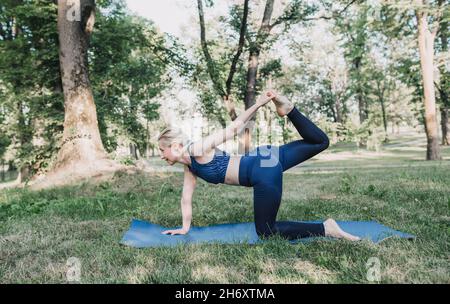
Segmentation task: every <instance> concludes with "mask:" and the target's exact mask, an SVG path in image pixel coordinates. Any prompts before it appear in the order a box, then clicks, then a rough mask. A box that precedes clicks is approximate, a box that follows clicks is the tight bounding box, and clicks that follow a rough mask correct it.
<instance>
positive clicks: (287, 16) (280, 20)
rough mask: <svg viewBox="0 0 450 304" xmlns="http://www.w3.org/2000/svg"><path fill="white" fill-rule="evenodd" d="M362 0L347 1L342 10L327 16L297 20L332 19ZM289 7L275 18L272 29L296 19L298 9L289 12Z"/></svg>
mask: <svg viewBox="0 0 450 304" xmlns="http://www.w3.org/2000/svg"><path fill="white" fill-rule="evenodd" d="M360 1H361V0H351V1H350V2H349V3H347V5H346V6H345V7H344V8H343V9H341V10H339V11H337V12H333V13H332V14H331V15H330V16H325V15H324V16H319V17H313V18H301V19H299V20H297V21H296V22H300V21H314V20H319V19H325V20H330V19H333V18H336V16H339V15H341V14H342V13H344V12H345V11H346V10H347V9H348V8H349V7H350V6H352V5H353V4H354V3H356V2H360ZM289 8H290V7H288V8H287V9H286V10H285V12H284V13H283V14H282V15H281V16H280V17H278V18H277V20H275V22H274V23H272V25H270V29H272V28H273V27H275V26H277V25H279V24H281V23H283V22H285V21H287V20H292V19H294V15H295V13H296V12H297V11H296V10H295V9H294V10H291V11H290V12H289V11H288V10H289Z"/></svg>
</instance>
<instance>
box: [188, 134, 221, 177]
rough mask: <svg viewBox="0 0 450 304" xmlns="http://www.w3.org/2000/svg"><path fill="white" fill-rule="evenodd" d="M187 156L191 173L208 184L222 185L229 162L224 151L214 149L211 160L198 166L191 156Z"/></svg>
mask: <svg viewBox="0 0 450 304" xmlns="http://www.w3.org/2000/svg"><path fill="white" fill-rule="evenodd" d="M191 144H192V142H191V143H190V144H189V145H188V146H190V145H191ZM188 153H189V150H188ZM189 154H190V153H189ZM189 156H190V158H191V166H192V167H191V166H189V165H188V167H189V170H190V171H191V172H192V173H194V174H195V175H197V176H198V177H200V178H201V179H203V180H205V181H207V182H209V183H213V184H218V183H224V181H225V174H226V172H227V167H228V163H229V161H230V155H229V154H228V153H227V152H226V151H222V150H220V149H217V148H216V149H215V153H214V157H213V159H212V160H211V161H210V162H208V163H206V164H200V163H198V162H197V161H196V160H195V158H194V157H193V156H192V155H189Z"/></svg>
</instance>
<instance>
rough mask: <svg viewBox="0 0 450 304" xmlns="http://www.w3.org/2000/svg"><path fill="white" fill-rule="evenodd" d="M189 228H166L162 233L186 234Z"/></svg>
mask: <svg viewBox="0 0 450 304" xmlns="http://www.w3.org/2000/svg"><path fill="white" fill-rule="evenodd" d="M188 231H189V230H188V229H175V230H166V231H163V232H161V233H162V234H170V235H176V234H186V233H188Z"/></svg>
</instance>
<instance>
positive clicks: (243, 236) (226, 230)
mask: <svg viewBox="0 0 450 304" xmlns="http://www.w3.org/2000/svg"><path fill="white" fill-rule="evenodd" d="M298 222H302V221H298ZM303 222H304V223H321V221H309V222H307V221H303ZM336 222H337V223H338V225H339V226H340V227H341V228H342V230H344V231H346V232H348V233H350V234H353V235H357V236H359V237H361V238H363V239H369V240H371V241H373V242H374V243H379V242H381V241H383V240H385V239H387V238H390V237H393V236H398V237H401V238H407V239H413V238H415V236H414V235H411V234H407V233H403V232H401V231H397V230H394V229H391V228H389V227H386V226H384V225H381V224H380V223H378V222H376V221H370V222H356V221H336ZM178 228H181V227H177V228H176V229H178ZM169 229H171V228H169ZM165 230H168V228H165V227H162V226H160V225H156V224H152V223H150V222H145V221H140V220H136V219H134V220H133V221H132V222H131V225H130V229H129V230H128V231H127V232H126V233H125V235H124V236H123V238H122V240H121V242H120V243H121V244H124V245H128V246H132V247H138V248H143V247H161V246H176V245H179V244H187V243H192V244H198V243H221V244H239V243H244V244H257V243H260V242H261V241H262V240H261V239H259V238H258V235H257V234H256V230H255V225H254V223H234V224H220V225H214V226H207V227H191V229H190V230H189V233H188V234H185V235H166V234H162V233H161V232H163V231H165ZM319 238H320V239H330V240H331V239H332V238H326V237H311V238H302V239H297V240H291V241H289V242H291V243H294V244H295V243H298V242H310V241H313V240H316V239H319Z"/></svg>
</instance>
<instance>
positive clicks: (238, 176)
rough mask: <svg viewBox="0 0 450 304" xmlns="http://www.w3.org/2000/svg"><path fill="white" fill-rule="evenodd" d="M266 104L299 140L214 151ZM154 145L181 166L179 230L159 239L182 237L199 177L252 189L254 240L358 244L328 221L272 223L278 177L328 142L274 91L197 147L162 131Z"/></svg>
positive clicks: (279, 188)
mask: <svg viewBox="0 0 450 304" xmlns="http://www.w3.org/2000/svg"><path fill="white" fill-rule="evenodd" d="M271 100H272V101H273V102H274V103H275V106H276V109H277V113H278V115H280V116H285V115H287V117H288V118H289V119H290V121H291V122H292V123H293V125H294V127H295V128H296V129H297V131H298V132H299V134H300V135H301V136H302V137H303V140H296V141H293V142H290V143H288V144H285V145H282V146H279V147H278V146H271V145H265V146H259V147H257V148H256V149H254V150H252V151H250V152H247V153H245V154H244V155H237V156H231V155H229V154H227V153H226V152H224V151H221V150H219V149H217V148H216V147H217V146H218V145H220V144H222V143H223V142H225V141H227V140H229V139H231V138H233V137H234V135H235V134H239V133H240V132H241V131H242V130H243V129H244V128H245V126H246V124H247V122H249V121H250V119H251V118H252V117H253V116H254V114H255V113H256V111H257V110H258V109H259V108H260V107H262V106H264V105H265V104H266V103H268V102H269V101H271ZM158 143H159V148H160V151H161V158H162V159H164V160H166V161H167V162H168V163H169V164H170V165H173V164H175V163H176V162H179V163H182V164H184V165H185V166H184V183H183V191H182V198H181V211H182V217H183V225H182V228H181V229H176V230H167V231H164V232H163V234H171V235H176V234H186V233H188V231H189V229H190V225H191V219H192V194H193V192H194V188H195V184H196V178H197V176H199V177H200V178H202V179H204V180H205V181H207V182H210V183H214V184H217V183H224V184H228V185H241V186H246V187H253V195H254V198H253V200H254V203H253V205H254V220H255V228H256V233H257V234H258V236H259V237H267V236H270V235H272V234H275V233H277V234H280V235H281V236H282V237H284V238H287V239H290V240H291V239H298V238H303V237H311V236H330V237H335V238H344V239H347V240H351V241H356V240H359V237H357V236H354V235H351V234H349V233H346V232H344V231H343V230H342V229H341V228H340V227H339V226H338V224H337V223H336V222H335V221H334V220H333V219H328V220H326V221H325V222H323V223H299V222H290V221H276V216H277V213H278V209H279V207H280V202H281V196H282V177H283V172H284V171H286V170H288V169H289V168H292V167H294V166H296V165H298V164H299V163H301V162H303V161H305V160H307V159H309V158H311V157H313V156H314V155H316V154H318V153H319V152H321V151H323V150H325V149H326V148H327V147H328V145H329V141H328V137H327V135H326V134H325V133H324V132H323V131H322V130H320V129H319V128H318V127H317V126H316V125H314V123H312V122H311V121H310V120H309V119H307V118H306V117H305V116H303V115H302V114H301V113H300V112H299V111H298V110H297V108H296V107H295V106H294V105H293V104H292V103H291V102H290V101H289V100H287V98H286V97H284V96H281V95H278V94H276V93H275V92H274V91H268V92H266V94H264V95H262V96H261V97H260V98H258V100H257V101H256V103H255V104H254V105H253V106H251V107H250V108H248V109H247V110H246V111H245V112H243V113H242V114H241V115H239V116H238V117H237V118H236V119H235V120H234V121H233V122H232V123H231V124H230V125H229V126H228V127H226V128H225V129H223V130H219V131H217V132H215V133H213V134H211V135H209V136H207V137H206V138H204V139H203V140H202V141H198V142H190V143H188V142H187V139H186V138H183V136H182V133H181V132H178V133H177V132H176V131H174V130H172V129H166V130H164V131H163V132H161V134H160V135H159V137H158ZM267 152H269V153H267Z"/></svg>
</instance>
